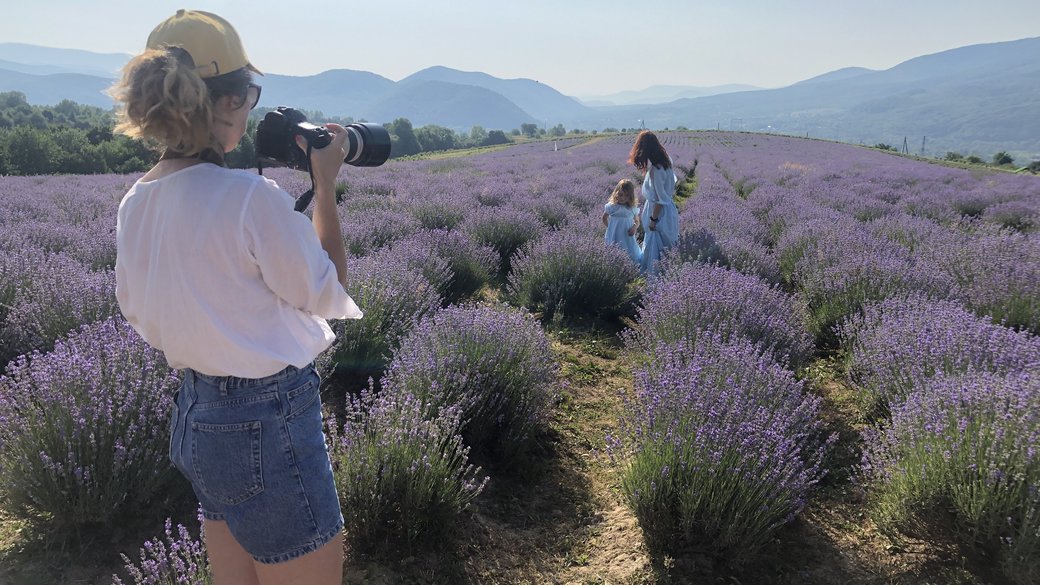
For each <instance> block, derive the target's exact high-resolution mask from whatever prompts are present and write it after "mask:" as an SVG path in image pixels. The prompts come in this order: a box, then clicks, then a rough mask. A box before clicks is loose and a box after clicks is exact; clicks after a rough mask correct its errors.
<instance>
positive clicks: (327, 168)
mask: <svg viewBox="0 0 1040 585" xmlns="http://www.w3.org/2000/svg"><path fill="white" fill-rule="evenodd" d="M325 127H326V128H328V129H329V132H330V133H331V134H332V142H331V143H329V145H328V146H326V147H324V148H315V149H314V150H312V151H311V170H312V171H313V172H314V183H315V185H316V186H317V187H320V189H317V191H325V190H330V191H335V185H336V176H337V175H339V169H340V167H342V166H343V159H344V158H346V156H347V153H346V150H344V148H343V145H344V144H346V142H347V129H346V128H344V127H343V126H340V125H339V124H326V125H325ZM296 143H297V144H298V145H299V146H300V148H302V149H303V150H304V151H306V150H307V141H306V140H304V139H303V137H301V136H297V137H296Z"/></svg>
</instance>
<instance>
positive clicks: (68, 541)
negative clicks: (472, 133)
mask: <svg viewBox="0 0 1040 585" xmlns="http://www.w3.org/2000/svg"><path fill="white" fill-rule="evenodd" d="M661 136H662V141H663V143H664V145H665V147H666V148H667V149H668V151H669V154H670V155H671V156H672V159H673V160H674V162H675V167H676V172H677V175H678V176H679V180H680V187H679V197H678V200H679V209H680V231H681V236H680V239H679V243H678V244H677V245H676V246H675V247H674V248H673V249H672V250H671V251H670V252H669V254H668V255H667V256H666V258H665V259H664V260H662V262H661V264H660V267H659V268H660V270H659V275H658V276H656V277H651V278H649V279H648V278H646V277H644V276H642V275H640V273H639V270H638V269H637V267H636V266H635V265H634V264H631V261H630V260H629V257H628V255H627V254H626V253H625V252H624V251H623V250H621V249H620V248H614V247H608V246H607V245H606V244H604V242H603V224H602V223H601V214H602V209H603V204H604V203H605V202H606V200H607V197H608V195H609V194H610V191H611V189H612V187H613V186H614V185H615V184H616V183H617V181H618V180H619V179H623V178H629V179H633V180H636V182H637V184H640V183H641V177H639V176H637V175H636V174H635V172H634V169H633V168H632V167H631V166H629V165H627V164H626V163H625V159H626V158H627V154H628V150H629V148H630V147H631V144H632V141H633V138H634V136H632V135H616V136H599V137H593V138H570V139H566V140H562V141H558V143H557V144H556V147H557V148H554V143H552V142H531V143H525V144H520V145H515V146H510V147H506V148H501V149H489V150H486V151H484V152H478V153H476V154H471V155H467V156H444V157H440V158H427V159H421V160H403V161H393V162H390V163H388V164H386V165H384V166H383V167H379V168H347V169H345V170H344V171H343V173H342V175H341V177H340V179H341V181H342V190H343V201H342V203H341V204H340V206H339V210H340V217H341V220H342V225H343V232H344V237H345V239H346V244H347V248H348V252H349V253H350V254H351V255H352V257H351V259H350V268H351V277H350V283H349V286H348V289H349V292H350V293H351V295H352V296H353V297H354V299H355V300H356V301H357V303H358V305H359V306H360V308H361V309H362V310H363V311H364V312H365V318H364V319H361V320H358V321H341V322H336V323H334V325H333V327H334V329H335V330H336V332H337V336H338V340H337V342H336V344H335V345H334V346H333V347H332V348H330V349H329V351H328V352H326V354H324V355H323V356H321V357H320V358H319V360H318V365H319V369H320V370H321V372H322V375H323V377H324V380H325V384H324V385H323V396H324V400H325V404H326V407H327V411H328V412H327V419H328V425H327V426H328V431H329V443H330V452H331V455H332V458H333V461H334V467H335V469H336V473H337V484H338V486H339V489H340V497H341V501H342V503H343V514H344V517H345V518H346V522H347V527H348V528H347V540H348V542H349V543H350V544H349V550H348V561H347V562H348V567H347V578H348V582H351V583H353V582H358V583H473V584H477V583H699V582H704V583H711V582H739V583H820V584H824V583H877V584H881V583H906V584H910V583H925V582H928V583H972V584H976V583H1014V584H1016V585H1017V584H1028V583H1037V582H1040V450H1038V449H1040V377H1038V373H1040V337H1038V336H1040V179H1038V178H1037V177H1034V176H1025V175H1014V174H1010V173H1003V172H997V171H991V170H985V169H981V168H968V169H964V168H954V167H949V166H943V165H939V164H934V163H930V162H927V161H922V160H914V159H911V158H904V157H900V156H897V155H894V154H890V153H885V152H881V151H876V150H872V149H866V148H862V147H855V146H851V145H844V144H837V143H830V142H824V141H816V140H806V139H797V138H790V137H782V136H775V135H756V134H745V133H726V132H685V133H662V134H661ZM267 174H269V175H271V176H273V177H274V178H275V179H276V180H277V181H278V182H279V184H280V185H281V186H282V187H283V188H285V189H286V190H287V191H289V192H290V193H293V194H298V193H301V192H303V191H304V190H306V188H307V186H308V183H307V177H306V175H303V174H297V173H294V172H291V171H268V172H267ZM135 179H136V176H135V175H105V176H40V177H0V365H4V364H6V365H5V367H4V369H3V374H2V375H0V582H2V583H7V582H11V583H54V582H63V583H64V582H67V583H104V584H108V583H112V582H113V579H114V577H113V575H114V574H115V575H117V577H115V582H121V583H182V582H184V583H203V582H208V581H207V576H206V571H205V551H204V547H202V546H201V544H200V543H199V534H198V532H199V524H198V521H197V520H196V519H195V510H194V508H193V506H194V503H193V501H192V498H191V497H190V490H187V491H186V489H185V484H184V483H183V480H182V478H181V477H180V476H178V475H177V474H176V473H175V472H174V470H173V468H172V467H171V465H170V464H169V461H168V459H167V444H168V418H169V410H170V404H171V398H172V395H173V392H174V390H175V389H176V387H177V384H178V381H179V374H178V373H177V372H176V371H172V370H170V369H169V368H168V366H167V365H166V362H165V360H164V358H163V356H162V355H161V354H160V353H157V352H156V351H154V350H152V349H151V348H149V347H148V346H147V345H145V344H144V342H143V341H142V340H141V339H140V338H139V337H138V336H137V334H136V333H135V332H134V331H133V330H132V328H130V327H129V325H128V324H126V322H125V321H124V320H123V319H122V317H121V316H120V314H119V308H118V306H117V304H116V301H115V291H114V286H115V276H114V272H113V266H114V261H115V217H116V210H117V207H118V203H119V200H120V198H121V197H122V195H123V193H124V192H125V191H126V189H127V188H128V187H129V186H130V185H131V184H132V183H133V181H134V180H135ZM168 518H171V519H172V521H171V520H168ZM178 523H180V524H183V526H182V527H177V524H178ZM164 524H165V527H164ZM153 537H154V538H153ZM146 541H147V542H146ZM55 551H57V552H55ZM121 554H123V555H125V557H121V556H120V555H121Z"/></svg>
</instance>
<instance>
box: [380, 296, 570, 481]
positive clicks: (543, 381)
mask: <svg viewBox="0 0 1040 585" xmlns="http://www.w3.org/2000/svg"><path fill="white" fill-rule="evenodd" d="M554 364H555V359H554V358H553V355H552V352H551V351H550V349H549V341H548V339H547V338H546V336H545V333H544V332H543V331H542V329H541V327H540V326H539V325H538V322H537V321H534V320H532V319H531V318H530V316H529V315H527V314H525V313H524V312H522V311H518V310H516V309H511V308H509V307H505V306H498V307H479V306H472V307H448V308H447V309H444V310H442V311H440V312H438V313H436V314H434V315H432V316H430V317H428V318H426V319H424V320H423V321H422V322H421V323H420V324H419V325H418V326H417V327H416V328H415V330H413V331H412V332H411V333H410V334H409V335H408V336H407V337H405V338H404V339H403V340H402V341H401V345H400V347H399V348H398V349H397V351H395V352H394V356H393V360H392V361H391V363H390V366H389V367H388V368H387V373H386V377H385V378H384V380H383V386H384V389H385V391H386V392H392V393H398V394H404V395H414V396H416V397H418V398H419V399H421V400H422V401H423V402H425V403H427V404H429V405H430V406H431V408H433V409H434V411H437V410H439V409H446V408H458V409H459V410H460V412H461V417H462V427H461V431H460V432H461V434H462V436H463V438H464V439H465V441H466V444H467V445H469V446H470V447H472V448H473V449H475V450H476V452H477V454H479V455H480V456H481V458H482V459H486V460H489V461H490V460H493V461H495V462H499V463H508V462H509V461H510V460H511V459H512V458H514V457H515V456H516V455H518V454H520V453H521V452H522V451H523V450H524V448H525V447H526V445H527V443H528V440H529V439H530V438H531V433H532V431H533V430H534V429H536V428H537V427H538V426H539V425H540V424H542V423H543V422H545V420H546V419H547V418H548V414H549V408H550V407H551V404H552V402H553V399H554V396H555V375H556V374H555V365H554Z"/></svg>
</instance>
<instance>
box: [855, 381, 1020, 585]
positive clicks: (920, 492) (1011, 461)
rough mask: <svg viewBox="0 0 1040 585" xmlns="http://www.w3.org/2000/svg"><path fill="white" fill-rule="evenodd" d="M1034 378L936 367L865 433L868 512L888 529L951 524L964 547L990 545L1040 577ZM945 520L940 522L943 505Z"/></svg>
mask: <svg viewBox="0 0 1040 585" xmlns="http://www.w3.org/2000/svg"><path fill="white" fill-rule="evenodd" d="M1037 445H1040V378H1037V377H1036V375H1035V371H1034V372H1030V373H1015V374H1009V375H1007V376H1006V377H1002V376H999V375H996V374H990V373H973V374H968V375H964V376H960V377H945V376H942V377H939V378H936V379H934V380H932V381H931V382H930V383H928V384H926V385H925V386H924V387H923V388H922V389H920V390H919V391H917V392H914V393H912V394H911V395H910V396H909V397H908V398H907V400H906V402H905V403H903V404H902V405H901V406H898V407H896V408H895V409H894V410H893V413H892V424H891V425H890V426H889V427H888V428H887V429H885V430H884V431H882V432H876V433H874V434H872V435H870V436H869V437H868V441H867V448H866V450H865V454H864V467H863V471H864V474H865V476H866V477H867V478H868V479H870V480H872V481H873V484H874V488H875V492H874V499H875V507H874V515H875V518H876V519H877V521H878V523H879V525H881V526H882V527H883V528H884V529H886V530H887V531H889V533H890V534H892V535H893V536H895V537H898V536H897V535H896V534H895V533H894V531H895V530H901V531H906V532H909V533H913V534H927V533H928V532H929V530H930V529H931V528H933V527H935V526H937V525H941V526H943V527H944V528H943V529H944V530H946V529H948V526H950V525H952V526H953V527H954V530H955V533H956V535H957V536H958V537H959V539H960V541H961V542H962V543H963V544H964V545H966V546H969V547H974V546H981V547H983V548H988V549H990V550H995V551H998V555H999V558H1000V564H1001V568H1002V569H1003V571H1004V573H1005V574H1006V575H1007V576H1008V577H1009V578H1011V580H1012V581H1014V582H1016V583H1020V584H1022V585H1025V584H1027V583H1036V582H1037V579H1038V578H1040V452H1038V451H1037ZM951 513H952V515H953V520H954V521H953V522H952V523H949V522H946V520H948V519H949V516H950V514H951Z"/></svg>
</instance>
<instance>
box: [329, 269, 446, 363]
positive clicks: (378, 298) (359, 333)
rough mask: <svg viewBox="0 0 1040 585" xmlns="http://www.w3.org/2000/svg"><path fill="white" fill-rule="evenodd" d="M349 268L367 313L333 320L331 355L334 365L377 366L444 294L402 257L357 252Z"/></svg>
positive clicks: (350, 288) (353, 290) (350, 285)
mask: <svg viewBox="0 0 1040 585" xmlns="http://www.w3.org/2000/svg"><path fill="white" fill-rule="evenodd" d="M348 270H349V274H350V276H349V277H348V280H347V292H348V293H350V296H351V297H352V298H353V299H354V302H356V303H357V305H358V307H359V308H360V309H361V311H362V312H363V313H364V317H362V318H361V319H346V320H339V321H333V322H332V323H331V325H332V329H333V331H334V332H335V333H336V341H335V342H334V344H333V346H332V347H331V348H330V350H329V352H327V354H326V358H327V359H331V360H332V361H333V363H334V365H335V366H339V367H344V368H348V369H353V370H361V371H378V370H381V369H382V368H383V367H384V366H385V365H386V359H387V357H388V356H389V354H390V352H391V350H392V349H393V348H394V347H396V345H397V342H398V341H399V340H400V338H401V336H403V335H404V334H405V333H407V332H408V331H410V330H411V329H412V327H414V326H415V323H416V322H417V321H418V320H419V319H421V318H422V317H423V316H424V315H426V314H427V313H431V312H433V311H436V310H437V309H438V308H439V307H440V306H441V298H440V295H439V294H437V289H436V288H435V287H434V286H433V285H431V284H430V283H429V281H427V280H426V279H425V278H424V277H423V276H422V274H421V273H419V271H417V270H414V269H411V268H409V267H408V266H407V265H406V264H405V263H403V262H388V261H385V260H384V261H379V260H377V259H373V258H354V259H351V260H350V261H349V262H348Z"/></svg>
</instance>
